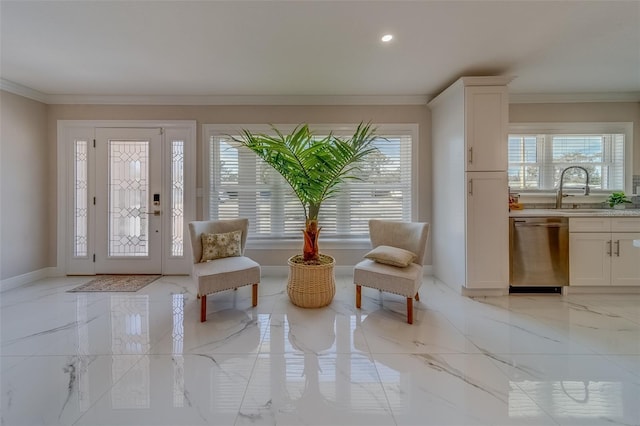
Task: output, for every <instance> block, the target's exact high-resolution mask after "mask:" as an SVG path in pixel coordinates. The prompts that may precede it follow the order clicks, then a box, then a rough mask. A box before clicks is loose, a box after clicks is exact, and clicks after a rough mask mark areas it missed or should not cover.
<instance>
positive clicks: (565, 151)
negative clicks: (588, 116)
mask: <svg viewBox="0 0 640 426" xmlns="http://www.w3.org/2000/svg"><path fill="white" fill-rule="evenodd" d="M570 166H581V167H583V168H585V169H586V170H587V171H588V172H589V186H590V188H591V189H592V190H596V191H598V190H602V191H622V190H624V187H625V135H624V134H623V133H612V134H595V133H594V134H577V133H576V134H511V135H509V171H508V174H509V186H510V187H511V189H512V190H514V189H515V190H521V191H522V190H553V189H556V188H557V187H558V184H559V182H560V174H561V173H562V171H563V170H564V169H566V168H567V167H570ZM584 184H585V174H584V172H583V171H582V170H580V169H570V170H567V172H566V173H565V176H564V186H565V187H566V188H572V187H573V188H584Z"/></svg>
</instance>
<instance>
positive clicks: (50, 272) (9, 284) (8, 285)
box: [0, 266, 60, 291]
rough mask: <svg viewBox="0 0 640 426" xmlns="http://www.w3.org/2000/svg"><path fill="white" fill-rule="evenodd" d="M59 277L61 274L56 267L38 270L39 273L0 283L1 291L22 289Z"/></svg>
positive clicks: (35, 272) (30, 273)
mask: <svg viewBox="0 0 640 426" xmlns="http://www.w3.org/2000/svg"><path fill="white" fill-rule="evenodd" d="M57 276H60V272H59V271H58V268H56V267H55V266H51V267H48V268H42V269H38V270H37V271H32V272H27V273H26V274H22V275H17V276H15V277H11V278H6V279H4V280H2V281H0V291H7V290H11V289H12V288H16V287H20V286H21V285H23V284H28V283H31V282H34V281H38V280H41V279H43V278H48V277H57Z"/></svg>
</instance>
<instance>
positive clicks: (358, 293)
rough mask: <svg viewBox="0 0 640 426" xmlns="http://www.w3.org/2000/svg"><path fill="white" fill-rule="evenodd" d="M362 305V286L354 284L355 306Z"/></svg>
mask: <svg viewBox="0 0 640 426" xmlns="http://www.w3.org/2000/svg"><path fill="white" fill-rule="evenodd" d="M360 305H362V286H360V285H356V308H358V309H360Z"/></svg>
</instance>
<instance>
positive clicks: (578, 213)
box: [509, 209, 640, 217]
mask: <svg viewBox="0 0 640 426" xmlns="http://www.w3.org/2000/svg"><path fill="white" fill-rule="evenodd" d="M547 216H560V217H598V216H605V217H611V216H616V217H617V216H629V217H640V209H624V210H615V209H524V210H511V211H510V212H509V217H547Z"/></svg>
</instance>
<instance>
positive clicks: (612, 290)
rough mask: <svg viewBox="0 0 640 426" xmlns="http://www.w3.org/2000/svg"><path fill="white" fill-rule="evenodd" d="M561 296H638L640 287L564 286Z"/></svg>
mask: <svg viewBox="0 0 640 426" xmlns="http://www.w3.org/2000/svg"><path fill="white" fill-rule="evenodd" d="M562 290H563V291H562V295H563V296H567V295H569V294H638V293H640V287H637V286H629V287H625V286H608V285H607V286H575V285H574V286H570V285H568V286H564V287H562Z"/></svg>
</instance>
